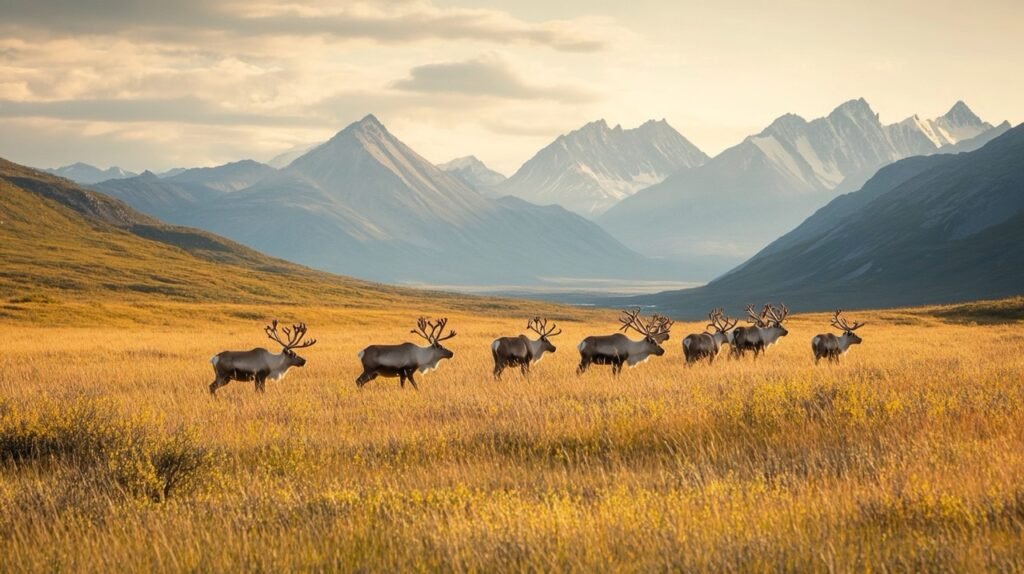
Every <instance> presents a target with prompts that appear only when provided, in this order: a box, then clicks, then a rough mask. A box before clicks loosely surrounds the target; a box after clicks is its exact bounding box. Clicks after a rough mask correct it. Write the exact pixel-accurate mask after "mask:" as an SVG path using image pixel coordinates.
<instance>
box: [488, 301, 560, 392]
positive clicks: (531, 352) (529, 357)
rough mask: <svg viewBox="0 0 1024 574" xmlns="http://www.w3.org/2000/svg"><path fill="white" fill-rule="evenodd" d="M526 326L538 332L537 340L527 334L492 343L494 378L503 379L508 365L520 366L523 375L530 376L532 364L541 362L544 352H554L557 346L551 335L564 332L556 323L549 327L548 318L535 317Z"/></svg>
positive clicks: (503, 338)
mask: <svg viewBox="0 0 1024 574" xmlns="http://www.w3.org/2000/svg"><path fill="white" fill-rule="evenodd" d="M526 328H527V329H529V330H531V331H533V332H534V333H536V334H537V338H536V339H535V340H530V338H529V337H527V336H526V335H519V336H518V337H501V338H500V339H495V340H494V342H493V343H491V355H492V356H493V357H494V378H495V379H499V380H500V379H501V372H502V371H504V370H505V369H506V368H507V367H515V366H518V367H519V369H520V371H521V372H522V373H523V376H525V377H528V376H530V364H531V363H539V362H540V360H541V359H542V358H543V357H544V353H554V352H555V346H554V345H552V344H551V341H550V340H549V339H550V337H554V336H556V335H558V334H560V333H561V332H562V330H561V329H558V330H557V331H556V330H555V329H556V325H555V324H554V323H552V324H551V326H550V327H548V321H547V319H541V318H540V317H534V318H533V319H530V320H529V322H527V323H526Z"/></svg>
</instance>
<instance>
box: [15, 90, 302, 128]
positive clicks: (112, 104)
mask: <svg viewBox="0 0 1024 574" xmlns="http://www.w3.org/2000/svg"><path fill="white" fill-rule="evenodd" d="M0 117H8V118H50V119H61V120H75V121H94V122H175V123H186V124H202V125H221V126H239V125H243V126H244V125H250V126H296V125H318V124H319V123H320V120H319V119H317V118H309V117H304V116H289V115H271V114H255V113H245V112H236V111H230V110H225V109H223V108H221V107H218V106H216V105H214V104H211V103H209V102H206V101H203V100H200V99H198V98H194V97H181V98H134V99H123V100H122V99H94V100H57V101H47V102H24V101H11V100H0Z"/></svg>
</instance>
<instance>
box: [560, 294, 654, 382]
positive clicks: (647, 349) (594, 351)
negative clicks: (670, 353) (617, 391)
mask: <svg viewBox="0 0 1024 574" xmlns="http://www.w3.org/2000/svg"><path fill="white" fill-rule="evenodd" d="M619 322H620V323H622V326H621V327H619V330H620V331H628V330H630V329H632V330H634V331H636V332H638V333H640V334H641V335H643V337H644V338H643V339H641V340H639V341H634V340H632V339H630V338H629V337H627V336H626V335H624V334H623V333H615V334H613V335H596V336H590V337H587V338H586V339H583V341H582V342H580V344H579V347H577V348H578V349H579V351H580V365H579V367H577V368H576V375H577V376H578V375H582V374H583V373H585V372H586V370H587V367H589V366H590V365H591V364H595V365H611V366H612V375H613V376H618V375H619V373H620V372H621V371H622V365H623V363H625V364H628V365H629V366H630V367H635V366H637V365H638V364H640V363H643V362H646V361H647V359H649V358H650V357H651V355H654V356H656V357H660V356H661V355H664V354H665V349H662V348H661V343H664V342H665V341H667V340H668V338H669V330H671V329H672V320H671V319H669V318H667V317H662V316H660V315H652V316H651V318H650V319H648V320H646V321H645V320H643V319H642V318H641V317H640V309H639V308H636V309H633V310H625V311H623V312H622V316H621V317H619Z"/></svg>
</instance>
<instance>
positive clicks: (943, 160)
mask: <svg viewBox="0 0 1024 574" xmlns="http://www.w3.org/2000/svg"><path fill="white" fill-rule="evenodd" d="M1022 158H1024V126H1017V127H1015V128H1012V129H1011V130H1010V131H1008V132H1006V133H1004V134H1002V135H1000V136H999V137H997V138H995V139H993V140H992V141H991V142H989V143H988V144H986V145H985V146H983V147H981V148H980V149H978V150H974V151H970V152H964V153H960V154H955V155H952V154H937V155H932V156H918V157H911V158H907V159H903V160H900V161H898V162H895V163H893V164H891V165H889V166H886V167H884V168H882V169H881V170H879V172H878V174H876V175H875V176H874V177H873V178H871V179H870V180H869V181H868V183H867V184H865V186H864V187H863V188H862V189H860V190H858V191H856V192H853V193H850V194H846V195H843V196H840V197H837V198H835V199H833V200H832V201H831V202H830V203H829V204H827V205H826V206H824V207H822V208H821V209H819V210H818V211H817V212H815V213H814V214H813V215H812V216H811V217H809V218H808V219H807V220H805V221H804V222H803V223H802V224H801V225H800V226H798V227H797V228H796V229H794V230H793V231H791V232H790V233H788V234H786V235H784V236H782V237H780V238H778V239H777V240H776V241H774V242H773V243H772V244H770V245H768V246H767V247H765V248H764V249H763V250H762V251H760V252H759V253H758V254H756V255H755V256H753V257H752V258H750V259H749V260H748V261H746V262H744V263H743V264H742V265H740V266H738V267H736V268H735V269H733V270H731V271H729V272H728V273H725V274H724V275H722V276H721V277H719V278H717V279H715V280H713V281H711V282H710V283H708V284H707V285H705V286H703V287H699V288H696V289H691V290H685V291H673V292H665V293H660V294H658V295H653V296H649V297H643V298H640V299H637V300H636V301H635V302H643V303H644V304H651V305H656V306H658V307H659V309H662V310H664V311H670V312H674V313H683V314H687V315H690V316H696V315H698V314H700V313H702V312H705V311H706V309H704V308H705V307H707V306H708V305H717V304H721V303H728V305H729V306H731V307H733V308H734V309H736V308H739V307H740V306H741V305H742V304H744V303H750V302H756V301H761V300H768V299H771V300H779V299H782V300H785V301H786V302H787V303H790V306H791V307H793V308H794V310H801V311H811V310H827V309H829V308H834V307H843V308H847V307H872V308H881V307H897V306H902V305H910V304H914V305H922V304H938V303H954V302H960V301H967V300H971V299H992V298H1000V297H1005V296H1012V295H1019V294H1021V293H1024V162H1022V161H1021V159H1022ZM716 301H717V302H718V303H715V302H716Z"/></svg>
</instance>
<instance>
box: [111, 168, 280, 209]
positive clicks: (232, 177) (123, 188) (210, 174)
mask: <svg viewBox="0 0 1024 574" xmlns="http://www.w3.org/2000/svg"><path fill="white" fill-rule="evenodd" d="M275 173H277V170H275V169H274V168H272V167H270V166H268V165H265V164H262V163H258V162H255V161H252V160H243V161H237V162H233V163H228V164H224V165H220V166H217V167H202V168H193V169H186V170H183V171H181V172H179V173H178V174H177V175H173V176H169V177H159V176H157V175H155V174H153V173H152V172H150V171H146V172H144V173H142V174H141V175H138V176H135V177H131V178H126V179H115V180H108V181H103V182H100V183H98V184H96V185H94V186H93V188H94V189H97V190H99V191H102V192H103V193H105V194H107V195H109V196H111V197H114V198H117V199H120V200H122V201H124V202H125V203H127V204H128V205H130V206H132V207H133V208H135V209H138V210H139V211H142V212H143V213H148V214H150V215H153V216H155V217H158V218H160V219H162V220H164V221H168V222H172V223H178V224H183V225H185V224H187V222H188V221H189V215H188V214H189V213H190V212H191V211H193V210H195V209H199V208H200V206H202V205H205V204H206V203H209V202H210V201H213V200H214V199H216V198H217V197H219V196H221V195H223V194H226V193H233V192H237V191H239V190H242V189H246V188H248V187H251V186H252V185H254V184H255V183H257V182H259V181H262V180H263V179H266V178H267V177H269V176H270V175H271V174H275Z"/></svg>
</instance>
